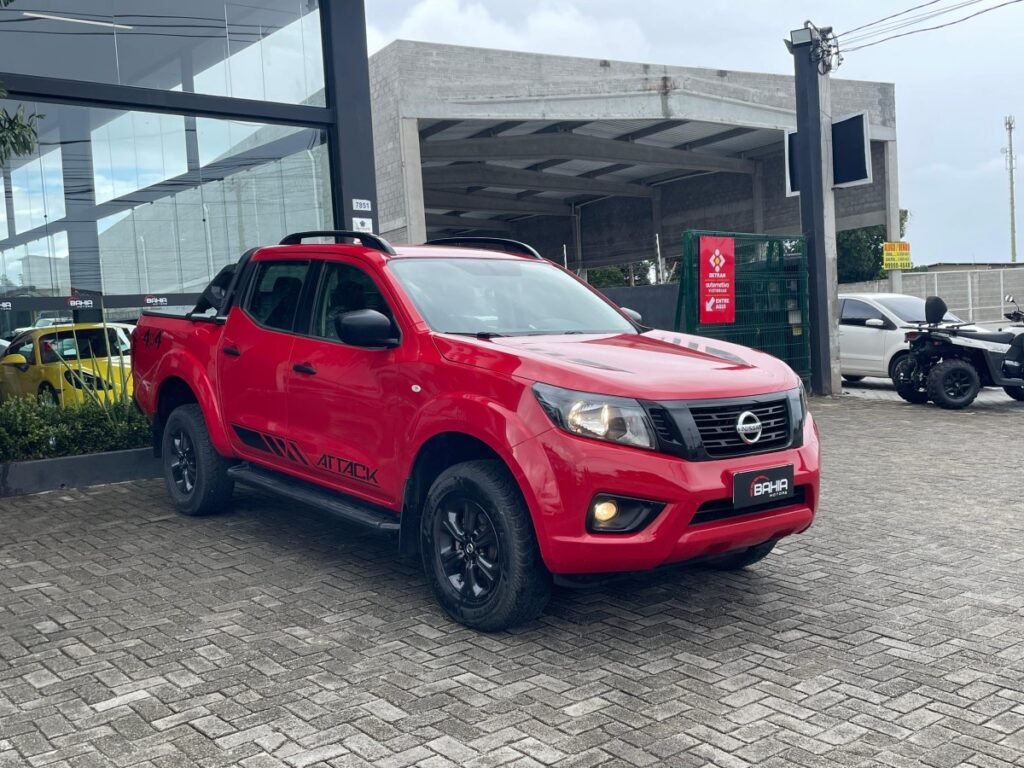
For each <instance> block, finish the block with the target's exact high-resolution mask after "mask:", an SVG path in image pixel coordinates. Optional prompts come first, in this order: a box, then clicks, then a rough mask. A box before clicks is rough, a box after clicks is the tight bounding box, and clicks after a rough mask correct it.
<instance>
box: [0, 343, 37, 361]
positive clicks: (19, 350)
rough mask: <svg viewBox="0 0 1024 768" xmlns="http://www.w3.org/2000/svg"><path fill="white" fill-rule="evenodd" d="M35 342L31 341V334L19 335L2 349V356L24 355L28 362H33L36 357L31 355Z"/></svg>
mask: <svg viewBox="0 0 1024 768" xmlns="http://www.w3.org/2000/svg"><path fill="white" fill-rule="evenodd" d="M34 349H35V344H34V343H33V341H32V337H31V336H19V337H18V338H17V339H15V340H14V341H12V342H11V344H10V346H9V347H7V349H6V350H5V351H4V357H6V356H7V355H24V356H25V359H26V360H28V361H29V363H30V364H35V362H36V359H35V357H33V355H34V354H35V353H34Z"/></svg>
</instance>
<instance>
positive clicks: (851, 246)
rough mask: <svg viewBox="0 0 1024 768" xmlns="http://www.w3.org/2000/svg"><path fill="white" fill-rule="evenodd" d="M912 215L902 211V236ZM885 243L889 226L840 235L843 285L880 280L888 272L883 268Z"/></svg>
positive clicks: (853, 230)
mask: <svg viewBox="0 0 1024 768" xmlns="http://www.w3.org/2000/svg"><path fill="white" fill-rule="evenodd" d="M909 219H910V213H909V212H908V211H905V210H901V211H900V237H903V236H904V235H905V234H906V232H907V221H908V220H909ZM884 242H885V226H884V225H881V224H879V225H877V226H874V227H861V228H860V229H850V230H847V231H846V232H840V233H838V234H837V235H836V250H837V252H838V259H839V263H838V272H839V282H840V284H842V283H859V282H862V281H864V280H880V279H881V278H883V277H885V275H886V271H885V270H884V269H883V268H882V244H883V243H884Z"/></svg>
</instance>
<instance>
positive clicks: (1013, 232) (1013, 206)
mask: <svg viewBox="0 0 1024 768" xmlns="http://www.w3.org/2000/svg"><path fill="white" fill-rule="evenodd" d="M1016 127H1017V121H1016V120H1014V118H1013V115H1007V116H1006V142H1007V147H1006V149H1004V150H1003V152H1005V153H1006V167H1007V168H1008V169H1009V171H1010V261H1011V262H1012V263H1016V262H1017V203H1016V200H1015V199H1014V197H1015V195H1016V190H1015V188H1014V183H1013V173H1014V171H1015V170H1016V169H1017V157H1016V155H1014V154H1013V129H1014V128H1016Z"/></svg>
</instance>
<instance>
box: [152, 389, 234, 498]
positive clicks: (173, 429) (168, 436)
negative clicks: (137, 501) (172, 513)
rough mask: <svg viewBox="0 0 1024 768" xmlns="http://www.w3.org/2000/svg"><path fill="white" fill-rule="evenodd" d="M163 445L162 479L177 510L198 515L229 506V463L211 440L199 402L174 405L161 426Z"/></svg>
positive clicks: (230, 481)
mask: <svg viewBox="0 0 1024 768" xmlns="http://www.w3.org/2000/svg"><path fill="white" fill-rule="evenodd" d="M162 448H163V450H162V455H163V461H164V481H165V482H166V484H167V493H168V495H170V497H171V501H172V502H173V503H174V507H175V508H176V509H177V510H178V512H180V513H181V514H183V515H188V516H189V517H199V516H202V515H215V514H217V513H220V512H226V511H227V510H228V509H230V508H231V494H232V491H234V485H235V484H234V482H233V481H232V480H231V478H230V477H228V467H229V466H230V464H229V462H228V461H227V460H226V459H225V458H224V457H223V456H221V455H220V454H219V453H217V450H216V449H215V448H214V447H213V443H212V442H210V433H209V432H208V431H207V429H206V420H205V419H204V418H203V412H202V410H200V408H199V406H198V405H195V404H192V405H182V406H179V407H178V408H175V409H174V411H173V412H172V413H171V415H170V416H169V417H168V419H167V424H166V425H165V426H164V433H163V444H162Z"/></svg>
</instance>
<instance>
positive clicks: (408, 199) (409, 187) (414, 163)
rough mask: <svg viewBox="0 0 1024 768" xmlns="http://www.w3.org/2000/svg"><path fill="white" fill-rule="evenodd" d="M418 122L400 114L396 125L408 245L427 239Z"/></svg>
mask: <svg viewBox="0 0 1024 768" xmlns="http://www.w3.org/2000/svg"><path fill="white" fill-rule="evenodd" d="M418 123H419V121H418V120H416V118H413V117H403V118H401V120H400V125H399V128H398V142H399V147H400V148H401V151H402V187H403V189H404V190H405V232H406V238H407V241H408V243H409V244H411V245H416V244H419V243H423V242H426V239H427V212H426V208H425V207H424V203H423V163H422V161H421V160H420V132H419V124H418Z"/></svg>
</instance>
